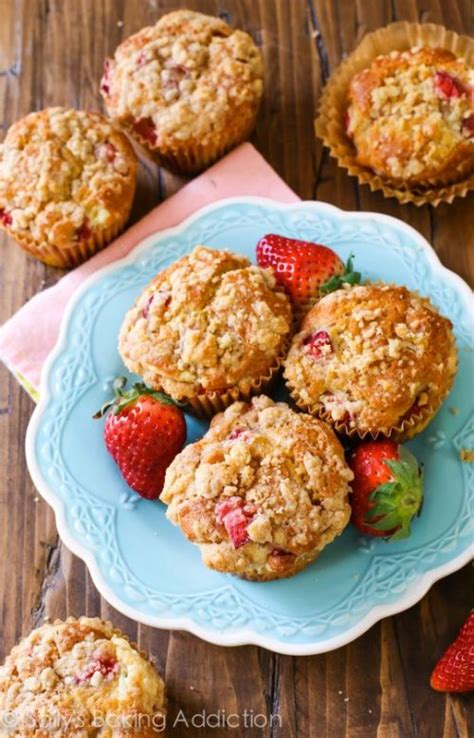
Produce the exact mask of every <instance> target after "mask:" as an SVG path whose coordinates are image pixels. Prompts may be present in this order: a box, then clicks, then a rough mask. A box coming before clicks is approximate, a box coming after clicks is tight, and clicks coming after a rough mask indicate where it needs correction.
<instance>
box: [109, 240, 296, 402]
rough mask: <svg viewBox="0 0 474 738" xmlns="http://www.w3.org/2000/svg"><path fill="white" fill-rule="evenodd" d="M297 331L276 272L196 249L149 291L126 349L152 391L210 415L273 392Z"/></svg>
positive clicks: (129, 319) (131, 315)
mask: <svg viewBox="0 0 474 738" xmlns="http://www.w3.org/2000/svg"><path fill="white" fill-rule="evenodd" d="M291 329H292V311H291V306H290V303H289V300H288V298H287V297H286V295H285V294H284V292H283V290H281V289H280V288H279V287H277V285H276V282H275V279H274V277H273V276H272V274H270V272H268V271H267V270H265V269H260V268H259V267H256V266H251V264H250V262H249V261H248V259H246V258H245V257H244V256H238V255H237V254H233V253H231V252H229V251H218V250H214V249H210V248H206V247H205V246H197V247H196V248H195V249H194V251H193V252H192V253H191V254H189V255H188V256H185V257H183V258H182V259H179V261H177V262H175V263H174V264H172V266H170V267H168V268H167V269H165V270H164V271H162V272H160V274H158V275H157V276H156V277H155V279H154V280H153V281H152V282H151V283H150V284H149V285H148V287H146V288H145V290H144V291H143V292H142V294H141V295H140V297H139V298H138V300H137V302H136V304H135V305H134V307H133V308H132V309H131V310H130V311H129V312H128V314H127V316H126V317H125V321H124V323H123V325H122V329H121V332H120V337H119V350H120V354H121V356H122V358H123V360H124V362H125V364H126V366H127V367H128V368H129V369H130V371H132V372H135V373H136V374H139V375H141V376H142V377H143V379H144V380H145V382H146V383H147V384H148V385H149V386H150V387H152V388H154V389H157V390H162V391H164V392H166V393H167V394H168V395H170V396H171V397H172V398H173V399H174V400H177V401H184V402H187V403H189V405H190V406H191V408H192V409H193V410H194V411H195V412H196V413H198V414H201V415H207V416H211V415H213V414H215V413H216V412H218V411H220V410H223V409H224V408H225V407H227V406H228V405H229V404H231V403H232V402H234V401H235V400H237V399H241V398H248V397H250V396H251V395H252V394H255V393H257V392H259V391H261V390H262V388H263V387H265V386H267V385H268V383H269V382H270V381H271V380H272V379H273V377H274V376H275V375H276V373H277V372H278V370H279V368H280V366H281V363H282V361H283V358H284V356H285V354H286V351H287V348H288V345H289V341H290V334H291Z"/></svg>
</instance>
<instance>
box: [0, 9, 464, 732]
mask: <svg viewBox="0 0 474 738" xmlns="http://www.w3.org/2000/svg"><path fill="white" fill-rule="evenodd" d="M178 7H190V8H194V9H198V10H202V11H204V12H209V13H212V14H219V15H221V16H222V17H223V18H224V19H225V20H228V21H229V22H231V23H234V24H235V25H237V26H240V27H242V28H244V29H245V30H247V31H249V32H250V33H251V34H252V36H253V37H254V38H255V40H256V41H257V43H258V44H259V45H260V46H261V49H262V52H263V56H264V61H265V77H266V79H265V84H266V87H265V99H264V102H263V107H262V111H261V115H260V118H259V122H258V126H257V131H256V133H255V135H254V143H255V144H256V146H257V147H258V149H259V150H260V151H261V152H262V154H263V155H264V156H265V157H266V158H267V159H268V161H269V162H270V163H271V164H272V165H273V166H274V168H275V169H276V171H277V172H278V173H279V174H280V175H281V176H282V177H284V179H285V180H286V181H287V182H288V184H289V185H290V186H291V187H292V188H293V189H294V190H295V191H296V192H297V194H298V195H299V196H300V197H302V198H305V199H311V198H317V199H320V200H324V201H327V202H330V203H334V204H335V205H338V206H340V207H342V208H348V209H358V208H360V209H362V210H376V211H379V212H383V213H389V214H391V215H394V216H397V217H398V218H401V219H402V220H404V221H405V222H407V223H410V224H411V225H412V226H414V227H415V228H417V229H418V230H419V231H420V232H421V233H422V234H423V235H424V236H425V237H426V238H428V240H429V241H430V242H431V243H432V244H433V246H434V248H435V249H436V251H437V253H438V255H439V257H440V259H441V260H442V262H443V263H444V264H445V265H446V266H448V267H449V268H451V269H453V270H455V271H456V272H457V273H458V274H460V275H461V276H462V277H464V278H465V279H466V280H467V281H470V282H471V284H472V282H473V281H474V223H473V204H474V200H473V197H472V196H471V197H470V198H468V199H466V200H457V201H455V202H454V203H453V204H451V205H442V206H440V207H439V208H437V209H433V208H430V207H423V208H420V209H417V208H415V207H413V206H400V205H398V204H397V203H396V201H394V200H386V199H384V198H383V197H382V196H381V195H380V194H371V193H370V192H369V191H368V189H366V188H359V187H358V186H357V184H356V183H355V182H354V181H353V180H352V179H350V178H348V177H347V175H346V174H345V172H343V171H341V170H339V169H338V168H337V166H336V164H335V163H334V161H333V160H331V159H330V158H329V157H328V155H327V152H325V151H323V150H322V148H321V145H320V143H319V142H317V141H316V140H315V139H314V136H313V113H314V111H315V108H316V105H317V100H318V97H319V94H320V91H321V87H322V85H323V84H324V82H325V80H326V79H327V77H328V75H329V74H330V73H331V71H332V70H333V69H334V68H335V66H336V65H337V64H338V62H339V61H340V60H341V58H342V57H344V56H345V55H346V54H348V53H349V52H350V51H351V50H352V49H353V47H354V45H355V44H356V43H357V42H358V41H359V40H360V39H361V38H362V36H363V35H364V34H365V33H366V32H367V31H370V30H373V29H375V28H377V27H378V26H381V25H384V24H386V23H388V22H391V21H393V20H397V19H407V20H413V21H418V20H421V21H433V22H436V23H443V24H445V25H446V26H447V27H449V28H452V29H454V30H456V31H458V32H461V33H468V34H469V33H472V31H473V26H472V19H473V7H472V3H471V2H470V0H308V1H306V0H240V1H239V0H222V1H220V0H185V2H184V3H181V2H178V1H177V0H176V1H173V0H168V1H167V2H160V1H159V0H62V1H61V0H0V13H1V19H0V126H1V128H2V137H3V135H4V133H5V131H6V129H7V128H8V126H9V125H10V124H11V123H12V122H13V121H14V120H16V119H17V118H18V117H20V116H22V115H24V114H26V113H28V112H29V111H31V110H36V109H40V108H42V107H45V106H48V105H57V104H61V105H70V106H75V107H80V108H87V109H92V110H95V109H100V107H101V104H100V99H99V94H98V81H99V78H100V75H101V70H102V64H103V60H104V58H105V56H106V55H107V54H110V53H111V52H112V51H113V50H114V48H115V46H116V45H117V44H118V43H119V42H120V41H121V39H123V38H125V37H126V36H128V35H129V34H131V33H132V32H135V31H137V30H138V29H139V28H141V27H142V26H144V25H146V24H150V23H154V22H155V21H156V20H157V18H158V17H159V16H160V15H161V14H162V13H163V12H166V11H168V10H171V9H174V8H178ZM182 183H183V181H182V180H180V179H179V178H177V177H173V176H171V175H170V174H168V173H167V172H165V171H160V170H158V169H157V168H156V167H155V166H154V165H153V164H151V163H150V162H148V161H146V162H142V166H141V171H140V187H139V194H138V196H137V198H136V204H135V209H134V214H133V217H134V219H137V218H139V217H140V216H141V215H143V214H144V213H145V212H146V211H148V210H149V209H150V208H151V207H152V206H153V205H154V204H155V203H157V202H158V201H160V200H161V199H163V198H164V197H166V196H168V195H169V194H170V193H172V192H173V191H175V190H176V189H177V188H179V187H180V186H181V185H182ZM0 248H1V254H0V284H1V301H0V321H2V322H3V321H4V320H5V319H7V318H8V317H9V316H10V315H11V314H12V313H13V312H14V311H15V310H17V309H18V308H19V307H20V306H21V305H22V304H23V303H24V302H25V301H26V300H28V299H29V298H30V297H31V296H32V295H34V294H35V293H36V292H37V291H38V290H41V289H43V288H44V287H46V286H48V285H50V284H52V283H54V282H55V281H56V280H57V279H58V278H59V277H60V273H59V272H58V271H57V270H53V269H48V268H47V267H45V266H43V265H42V264H40V263H39V262H36V261H34V260H33V259H30V258H28V257H27V256H26V255H24V254H23V253H22V252H21V251H20V249H18V248H17V247H16V246H15V245H14V244H13V243H12V242H11V241H8V240H7V239H6V238H4V237H3V238H2V239H1V243H0ZM32 330H34V326H33V327H32ZM32 410H33V403H32V401H31V400H30V399H29V397H28V396H27V395H26V393H25V392H24V391H23V390H21V389H20V387H19V386H18V385H17V383H16V382H15V380H14V379H13V378H12V376H11V375H10V374H8V372H7V371H6V369H5V368H4V367H2V368H1V370H0V438H1V441H0V602H1V625H0V660H3V657H4V655H5V654H6V653H7V652H8V651H9V650H10V648H11V647H12V645H13V644H14V642H15V641H16V640H17V639H18V638H19V637H20V636H22V635H23V634H26V633H27V632H28V631H29V630H30V629H31V628H32V627H34V626H36V625H39V624H41V623H42V622H43V621H44V619H45V618H56V617H60V618H64V617H66V616H67V615H81V614H88V615H101V616H103V617H106V618H111V619H112V620H113V621H114V622H115V623H116V624H117V625H118V626H119V627H121V628H123V629H124V630H125V631H126V632H127V633H128V634H129V635H130V636H131V637H132V638H134V639H135V640H137V641H138V642H139V643H140V645H141V646H142V647H143V648H144V649H147V650H149V651H150V652H151V653H152V654H153V655H154V657H155V658H156V659H157V661H158V663H159V665H160V667H161V670H162V673H163V674H164V675H165V677H166V681H167V684H168V692H169V700H170V713H171V715H172V716H174V715H176V714H177V711H178V710H179V709H183V711H184V712H185V713H186V715H187V716H190V715H192V714H193V713H198V712H200V711H202V710H203V709H206V710H207V712H208V713H212V712H216V711H217V710H221V711H223V710H225V711H227V713H238V714H239V715H241V716H242V715H243V714H244V711H245V710H247V711H248V713H249V714H252V711H253V714H254V715H261V716H264V718H265V722H266V725H265V726H263V725H262V724H263V722H264V721H263V719H262V718H259V719H258V723H257V725H256V726H254V727H248V728H244V727H240V728H231V727H227V728H223V727H221V728H208V729H199V728H195V729H194V728H191V727H190V728H186V727H185V726H183V724H181V725H180V727H178V728H176V729H174V730H170V731H169V734H170V735H175V736H181V737H183V738H192V737H193V736H198V737H200V738H204V737H207V736H209V738H211V737H212V738H213V737H215V738H219V736H222V735H232V736H241V735H245V736H249V738H253V737H257V736H265V738H415V737H416V738H468V737H469V736H472V735H473V733H474V715H473V710H472V702H470V700H469V698H467V697H451V696H444V695H440V694H437V693H434V692H433V691H431V689H430V687H429V685H428V679H429V674H430V671H431V669H432V667H433V665H434V663H435V661H436V659H437V657H438V656H439V655H440V653H441V652H442V650H443V649H444V647H445V646H446V645H447V644H448V643H449V642H450V641H451V640H452V639H453V637H454V635H455V634H456V632H457V630H458V628H459V627H460V625H461V623H462V622H463V620H464V618H465V617H466V615H467V612H468V609H469V607H470V605H471V604H472V603H471V601H470V594H471V592H472V589H473V587H472V585H473V579H472V571H471V569H470V568H469V567H465V568H464V569H463V570H461V571H459V572H457V573H455V574H453V575H451V576H450V577H447V578H446V579H444V580H443V581H441V582H438V583H437V584H436V585H435V586H434V587H433V588H432V589H431V591H430V592H429V593H428V594H427V595H426V596H425V597H424V598H423V600H422V601H421V602H420V603H419V604H418V605H416V606H414V607H412V608H411V609H410V610H408V611H406V612H404V613H402V614H400V615H397V616H396V617H392V618H388V619H386V620H384V621H383V622H381V623H378V624H377V625H375V626H373V627H372V628H371V629H370V631H368V632H367V633H366V634H365V635H363V636H362V637H361V638H359V639H357V640H356V641H355V642H353V643H351V644H350V645H349V646H347V647H345V648H341V649H339V650H337V651H334V652H332V653H328V654H326V655H322V656H315V657H302V658H291V657H284V656H278V655H274V654H271V653H269V652H267V651H265V650H262V649H258V648H255V647H243V648H233V649H224V648H218V647H216V646H211V645H208V644H206V643H204V642H203V641H201V640H199V639H197V638H195V637H193V636H191V635H188V634H186V633H180V632H175V633H169V632H165V631H158V630H153V629H151V628H147V627H143V626H141V625H138V624H137V623H134V622H133V621H130V620H128V619H127V618H125V617H123V616H122V615H120V614H119V613H117V612H116V611H114V610H113V609H112V608H111V607H110V606H109V605H108V604H107V603H106V602H105V601H104V600H103V599H101V597H100V596H99V594H98V593H97V591H96V589H95V587H94V585H93V584H92V582H91V579H90V577H89V575H88V573H87V571H86V568H85V566H84V564H83V563H82V562H81V561H80V560H78V559H77V558H75V557H74V556H73V555H72V554H70V553H69V552H68V551H67V549H66V548H65V547H64V546H63V545H62V544H61V542H60V541H59V540H58V536H57V532H56V528H55V523H54V518H53V514H52V512H51V510H50V509H49V507H48V506H47V504H46V503H45V502H43V501H42V500H40V499H39V497H38V495H37V493H36V491H35V489H34V487H33V485H32V483H31V480H30V478H29V476H28V472H27V469H26V464H25V455H24V436H25V430H26V426H27V423H28V419H29V417H30V415H31V412H32ZM150 555H152V554H151V552H150ZM259 725H262V727H258V726H259Z"/></svg>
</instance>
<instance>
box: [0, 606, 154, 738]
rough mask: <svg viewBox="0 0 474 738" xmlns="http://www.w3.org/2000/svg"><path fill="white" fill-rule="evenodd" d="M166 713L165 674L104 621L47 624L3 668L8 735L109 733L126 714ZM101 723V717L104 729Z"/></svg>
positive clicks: (0, 679) (0, 678)
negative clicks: (156, 668) (158, 672)
mask: <svg viewBox="0 0 474 738" xmlns="http://www.w3.org/2000/svg"><path fill="white" fill-rule="evenodd" d="M163 711H164V685H163V681H162V679H161V678H160V676H159V675H158V674H157V672H156V671H155V670H154V668H153V667H152V666H151V664H150V663H149V662H148V661H147V660H146V659H145V658H144V657H143V656H141V655H140V654H139V653H138V651H136V649H135V648H133V647H132V646H131V645H130V643H129V642H128V641H127V640H126V639H125V637H123V636H122V635H121V634H120V633H119V632H118V631H116V630H115V629H113V628H112V626H111V625H110V624H108V623H104V622H103V621H101V620H99V619H98V618H85V617H83V618H80V620H74V619H72V618H70V619H69V620H68V621H66V622H60V621H57V622H56V623H53V624H46V625H43V626H42V627H41V628H38V629H37V630H34V631H33V632H32V633H31V634H30V635H29V636H28V637H27V638H25V639H24V640H23V641H21V643H20V644H19V645H18V646H15V648H13V650H12V652H11V654H10V656H8V657H7V659H6V662H5V665H4V666H2V667H0V727H1V725H2V718H4V716H7V718H8V720H9V721H10V722H9V723H8V724H7V725H6V727H8V728H9V731H8V735H12V736H19V737H20V736H22V737H23V738H25V737H28V738H29V736H37V735H40V734H41V735H50V736H58V738H59V736H64V735H67V736H70V737H71V738H73V737H75V736H77V738H85V737H86V736H89V735H90V736H92V735H94V736H96V735H101V736H103V737H104V738H108V737H110V736H112V735H115V733H114V732H113V730H112V728H113V727H114V725H115V728H118V726H119V724H120V723H119V722H118V721H120V720H122V719H123V720H124V721H127V719H128V720H131V719H133V715H134V714H135V713H141V714H142V715H148V716H152V715H159V714H162V713H163ZM13 718H14V719H15V723H14V724H13V725H12V720H13ZM109 719H110V722H109ZM94 720H95V721H97V720H101V721H102V726H103V727H102V729H99V727H100V723H98V722H95V723H94ZM113 720H115V723H113V722H112V721H113ZM67 721H69V722H67ZM129 725H130V726H132V725H133V723H129ZM124 726H125V728H126V727H127V723H126V722H124ZM41 728H42V729H43V731H44V732H42V730H41ZM137 732H139V731H137ZM126 734H127V735H132V734H133V730H130V732H127V733H126ZM124 735H125V733H124Z"/></svg>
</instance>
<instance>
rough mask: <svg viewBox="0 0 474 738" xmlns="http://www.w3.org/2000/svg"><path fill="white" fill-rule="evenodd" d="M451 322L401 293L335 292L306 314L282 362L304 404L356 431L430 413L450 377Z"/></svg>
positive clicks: (388, 288) (378, 287) (453, 361)
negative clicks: (423, 411)
mask: <svg viewBox="0 0 474 738" xmlns="http://www.w3.org/2000/svg"><path fill="white" fill-rule="evenodd" d="M456 366H457V356H456V348H455V342H454V336H453V333H452V325H451V322H450V321H449V320H448V319H447V318H444V317H443V316H442V315H440V314H439V313H438V311H437V310H436V309H435V308H434V307H433V305H432V304H431V303H430V301H429V300H428V299H426V298H422V297H419V296H418V295H417V294H415V293H413V292H410V291H409V290H408V289H407V288H406V287H397V286H395V285H386V284H374V285H364V286H360V287H353V288H351V289H348V290H338V291H337V292H334V293H332V294H330V295H327V296H326V297H324V298H323V299H322V300H320V301H319V302H318V303H317V304H316V305H315V306H314V307H313V308H312V309H311V310H310V311H309V313H308V314H307V315H306V317H305V319H304V321H303V324H302V329H301V331H300V333H298V334H297V335H296V336H295V337H294V339H293V342H292V345H291V348H290V351H289V353H288V357H287V359H286V362H285V377H286V379H287V380H288V384H289V386H290V387H291V388H292V391H294V394H295V396H297V397H298V398H300V399H301V401H302V403H303V405H306V406H308V407H311V408H316V409H317V408H320V409H323V410H324V411H325V412H327V413H328V414H329V415H330V416H331V417H332V419H333V420H334V421H335V422H342V423H344V424H345V425H346V426H348V427H349V428H357V429H358V430H361V431H366V430H367V431H372V432H377V431H383V430H384V429H385V430H386V429H389V428H392V427H394V426H398V425H399V423H400V421H401V420H402V419H404V418H405V417H407V416H408V415H409V414H410V413H411V412H413V410H414V408H415V407H417V408H426V407H430V406H431V407H433V408H437V407H438V405H439V398H444V396H445V395H446V394H447V392H448V390H449V388H450V387H451V384H452V382H453V378H454V375H455V373H456Z"/></svg>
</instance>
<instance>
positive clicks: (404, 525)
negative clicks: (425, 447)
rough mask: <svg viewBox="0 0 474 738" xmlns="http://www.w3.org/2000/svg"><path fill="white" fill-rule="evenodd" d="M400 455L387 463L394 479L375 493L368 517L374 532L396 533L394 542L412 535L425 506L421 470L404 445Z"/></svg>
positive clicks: (393, 535) (371, 497)
mask: <svg viewBox="0 0 474 738" xmlns="http://www.w3.org/2000/svg"><path fill="white" fill-rule="evenodd" d="M399 453H400V458H399V459H398V460H396V461H395V460H393V459H392V460H388V459H387V460H386V461H385V464H386V466H388V468H389V469H390V471H391V473H392V477H393V479H392V481H390V482H386V483H385V484H381V485H379V486H378V487H377V488H376V489H375V490H374V491H373V492H372V494H371V495H370V496H369V500H370V501H371V502H372V503H373V506H372V507H371V508H370V510H368V511H367V513H366V515H365V520H366V522H367V523H368V524H369V525H370V526H371V527H373V528H374V529H375V530H381V531H387V532H389V531H394V532H393V534H391V535H390V540H393V541H397V540H401V539H402V538H407V537H408V536H409V535H410V532H411V521H412V520H413V518H414V517H415V515H419V514H420V510H421V506H422V503H423V474H422V470H421V467H420V466H419V465H418V462H417V460H416V458H415V457H414V456H413V454H412V453H411V452H410V451H408V449H406V448H404V447H403V446H401V447H400V452H399ZM394 529H395V530H394Z"/></svg>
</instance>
